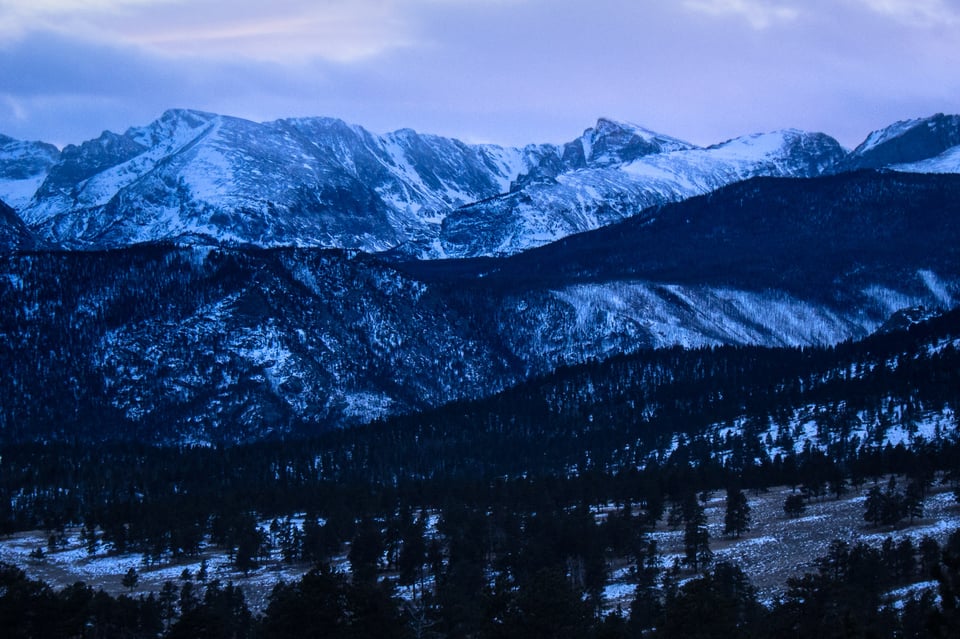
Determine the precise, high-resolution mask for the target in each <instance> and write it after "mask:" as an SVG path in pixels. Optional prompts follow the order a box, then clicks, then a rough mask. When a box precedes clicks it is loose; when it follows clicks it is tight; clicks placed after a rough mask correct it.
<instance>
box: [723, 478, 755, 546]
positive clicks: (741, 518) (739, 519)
mask: <svg viewBox="0 0 960 639" xmlns="http://www.w3.org/2000/svg"><path fill="white" fill-rule="evenodd" d="M749 529H750V504H749V503H747V497H746V495H744V494H743V491H742V490H739V489H734V488H728V489H727V512H726V515H725V516H724V519H723V533H724V534H725V535H733V536H734V537H736V538H738V539H739V538H740V535H742V534H743V533H745V532H746V531H747V530H749Z"/></svg>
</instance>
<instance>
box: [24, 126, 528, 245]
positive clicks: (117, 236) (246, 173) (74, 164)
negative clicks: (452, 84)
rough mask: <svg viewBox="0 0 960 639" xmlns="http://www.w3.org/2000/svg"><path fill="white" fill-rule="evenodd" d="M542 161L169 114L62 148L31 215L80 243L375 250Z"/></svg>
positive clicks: (410, 135) (345, 129)
mask: <svg viewBox="0 0 960 639" xmlns="http://www.w3.org/2000/svg"><path fill="white" fill-rule="evenodd" d="M537 153H538V151H537V149H536V148H535V147H530V148H528V149H524V150H516V151H511V150H506V149H502V148H500V147H495V146H468V145H465V144H462V143H460V142H458V141H456V140H449V139H445V138H440V137H437V136H421V135H418V134H416V133H415V132H413V131H409V130H405V131H398V132H395V133H392V134H389V135H386V136H376V135H373V134H371V133H369V132H367V131H365V130H364V129H362V128H361V127H357V126H351V125H347V124H346V123H344V122H341V121H339V120H333V119H325V118H310V119H300V120H281V121H277V122H271V123H266V124H256V123H253V122H249V121H246V120H241V119H238V118H230V117H225V116H218V115H214V114H207V113H198V112H193V111H169V112H167V113H165V114H164V115H163V117H162V118H160V120H158V121H157V122H154V123H153V124H151V125H149V126H148V127H144V128H140V129H131V130H129V131H127V132H126V133H125V134H124V135H122V136H119V135H116V134H113V133H104V135H103V136H101V137H100V138H98V139H97V140H92V141H90V142H86V143H84V144H83V145H81V146H79V147H67V148H66V149H64V152H63V156H62V159H61V161H60V162H59V163H58V164H57V165H56V166H54V167H53V168H52V169H51V170H50V173H49V175H48V176H47V179H46V180H45V181H44V183H43V185H42V186H41V187H40V189H39V190H38V192H37V194H36V197H35V198H34V200H33V201H32V202H31V203H30V204H29V205H28V206H26V207H25V208H24V209H23V210H22V212H21V214H22V217H23V218H24V219H25V220H26V221H27V222H28V223H29V224H30V225H31V226H32V227H33V228H35V229H37V230H38V231H39V232H40V233H41V234H43V235H45V236H47V237H49V238H50V239H52V240H54V241H56V242H60V243H62V244H64V245H66V246H75V247H98V246H99V247H104V246H108V247H109V246H124V245H129V244H131V243H137V242H143V241H155V240H169V239H176V238H181V237H185V236H186V237H190V236H201V237H202V236H209V237H210V238H213V239H215V240H217V241H226V242H236V243H253V244H257V245H261V246H275V245H308V246H334V247H338V246H348V247H356V248H361V249H364V250H368V251H376V250H382V249H385V248H389V247H392V246H395V245H396V244H398V243H400V242H402V241H405V240H407V239H409V238H411V237H415V236H417V235H419V234H424V233H427V234H429V233H430V227H431V225H435V224H436V218H437V215H438V214H439V213H441V212H442V211H444V210H446V209H449V208H451V207H455V206H459V205H462V204H465V203H467V202H471V201H475V200H477V199H481V198H485V197H490V196H491V195H495V194H496V193H498V192H500V191H501V190H503V189H504V188H506V187H507V185H509V183H510V182H511V181H512V180H513V179H514V178H515V177H516V176H517V175H518V174H519V173H520V172H521V171H522V170H523V169H525V168H526V167H527V166H528V165H529V164H530V163H531V159H529V158H530V157H531V156H532V157H535V156H536V155H537Z"/></svg>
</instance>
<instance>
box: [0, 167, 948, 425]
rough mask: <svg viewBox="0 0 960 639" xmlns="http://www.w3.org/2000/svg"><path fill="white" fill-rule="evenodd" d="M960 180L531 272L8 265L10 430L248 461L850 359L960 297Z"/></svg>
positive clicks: (65, 261) (766, 211)
mask: <svg viewBox="0 0 960 639" xmlns="http://www.w3.org/2000/svg"><path fill="white" fill-rule="evenodd" d="M958 196H960V176H936V175H932V176H920V175H909V174H897V173H857V174H848V175H840V176H833V177H827V178H816V179H808V180H795V179H772V178H757V179H754V180H751V181H748V182H745V183H741V184H737V185H733V186H729V187H726V188H724V189H722V190H721V191H719V192H717V193H716V194H714V195H710V196H703V197H700V198H696V199H693V200H688V201H686V202H682V203H679V204H674V205H668V206H664V207H662V208H660V209H659V210H657V211H656V212H654V213H651V214H650V215H648V216H646V218H645V220H643V221H641V220H639V219H637V220H628V221H627V222H624V223H621V224H619V225H616V226H613V227H608V228H605V229H601V230H598V231H593V232H590V233H586V234H581V235H578V236H574V237H571V238H567V239H565V240H563V241H561V242H560V243H557V244H554V245H550V246H548V247H544V248H542V249H539V250H535V251H529V252H527V253H524V254H522V255H519V256H514V257H512V258H500V259H490V258H487V259H480V260H444V261H425V262H409V261H402V260H400V259H398V258H397V257H395V256H392V257H391V256H386V255H380V256H370V255H365V254H363V253H357V252H345V251H331V250H306V249H301V250H292V249H283V250H270V251H264V250H257V249H226V248H218V249H210V248H207V247H193V248H190V247H171V246H147V245H144V246H140V247H138V248H134V249H124V250H114V251H106V252H66V253H64V252H61V253H38V254H21V255H14V256H12V257H10V258H9V259H7V260H6V261H5V262H4V263H3V266H2V268H3V272H2V275H3V277H0V306H2V307H3V308H4V309H8V310H7V312H6V313H5V314H4V315H3V317H2V318H0V319H2V324H0V335H2V339H0V359H2V360H3V361H4V362H7V363H8V365H7V374H6V375H5V376H3V378H2V379H0V406H2V407H3V411H2V413H0V428H2V429H3V431H4V432H5V433H8V434H10V436H11V437H13V436H15V434H16V433H18V432H20V431H21V430H22V431H23V432H22V433H21V436H26V435H25V434H26V433H30V432H35V431H36V430H39V431H41V432H45V433H47V434H48V435H50V436H57V435H60V436H69V433H74V432H77V429H84V428H87V429H93V430H94V431H95V432H119V433H126V434H127V435H130V436H133V435H135V436H137V437H140V438H142V439H143V440H147V441H156V440H162V441H171V440H174V441H237V440H243V439H246V438H259V437H263V436H266V435H269V434H270V433H278V432H280V433H282V432H286V431H287V430H288V429H290V428H292V427H293V426H294V425H295V424H299V423H301V422H304V421H305V422H307V423H309V424H312V426H311V427H312V428H326V427H330V426H336V425H345V424H355V423H360V422H364V421H367V420H369V419H371V418H374V417H378V416H383V415H389V414H396V413H405V412H410V411H415V410H421V409H423V408H425V407H428V406H436V405H438V404H442V403H444V402H448V401H450V400H454V399H458V398H470V397H482V396H485V395H489V394H490V393H492V392H495V391H497V390H499V389H502V388H505V387H507V386H510V385H513V384H515V383H517V382H519V381H521V380H523V379H526V378H528V377H530V376H532V375H538V374H542V373H546V372H549V371H551V370H554V369H555V368H556V367H558V366H560V365H563V364H570V363H575V362H582V361H587V360H590V359H594V358H604V357H608V356H610V355H612V354H616V353H624V352H633V351H636V350H638V349H641V348H647V347H657V346H669V345H682V346H703V345H713V344H765V345H784V344H786V345H812V344H831V343H836V342H838V341H841V340H844V339H847V338H850V337H857V336H863V335H865V334H867V333H869V332H872V331H874V330H876V329H877V328H879V327H881V326H882V325H883V324H884V322H886V320H887V319H888V318H889V316H890V315H891V314H892V313H894V312H895V311H897V310H900V309H904V308H912V307H919V306H925V307H927V308H935V307H952V306H953V305H954V300H955V299H957V296H958V294H960V259H958V254H957V251H958V249H957V247H958V246H960V225H958V223H957V220H958V219H960V218H958V213H960V211H958V210H957V207H958V206H960V205H958V202H960V197H958Z"/></svg>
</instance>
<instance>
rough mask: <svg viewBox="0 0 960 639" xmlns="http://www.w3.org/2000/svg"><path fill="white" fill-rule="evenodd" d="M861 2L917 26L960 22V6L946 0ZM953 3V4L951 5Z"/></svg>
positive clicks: (859, 1)
mask: <svg viewBox="0 0 960 639" xmlns="http://www.w3.org/2000/svg"><path fill="white" fill-rule="evenodd" d="M856 2H858V3H859V4H862V5H864V6H866V7H867V8H868V9H870V10H872V11H874V12H876V13H879V14H881V15H884V16H887V17H888V18H892V19H894V20H896V21H898V22H901V23H904V24H909V25H912V26H915V27H945V26H946V27H950V26H956V25H958V24H960V7H957V3H956V2H952V3H950V2H947V1H946V0H856ZM951 5H952V6H951Z"/></svg>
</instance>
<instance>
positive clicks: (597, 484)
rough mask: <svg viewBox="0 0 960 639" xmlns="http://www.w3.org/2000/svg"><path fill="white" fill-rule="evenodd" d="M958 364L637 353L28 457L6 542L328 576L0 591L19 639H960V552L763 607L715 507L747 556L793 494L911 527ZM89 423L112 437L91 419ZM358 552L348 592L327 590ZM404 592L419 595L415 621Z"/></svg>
mask: <svg viewBox="0 0 960 639" xmlns="http://www.w3.org/2000/svg"><path fill="white" fill-rule="evenodd" d="M958 339H960V312H958V311H954V312H949V313H946V314H943V315H940V316H938V317H935V318H933V319H930V320H928V321H925V322H922V323H919V324H915V325H912V326H910V327H909V328H908V329H900V330H892V331H889V332H883V333H878V334H876V335H874V336H872V337H869V338H867V339H865V340H862V341H858V342H848V343H843V344H840V345H837V346H835V347H831V348H810V349H769V348H759V347H718V348H711V349H701V350H683V349H679V348H678V349H669V350H662V351H648V352H639V353H636V354H632V355H624V356H619V357H616V358H613V359H611V360H607V361H602V362H601V361H598V362H592V363H589V364H585V365H580V366H574V367H568V368H563V369H561V370H559V371H557V372H555V373H554V374H552V375H550V376H547V377H543V378H538V379H536V380H533V381H530V382H527V383H524V384H523V385H521V386H518V387H516V388H513V389H510V390H507V391H504V392H502V393H500V394H498V395H496V396H494V397H491V398H488V399H484V400H478V401H472V402H458V403H454V404H450V405H447V406H444V407H442V408H440V409H436V410H432V411H429V412H426V413H421V414H415V415H408V416H402V417H396V418H392V419H389V420H383V421H379V422H375V423H372V424H369V425H367V426H364V427H358V428H352V429H346V430H337V431H332V432H326V433H322V434H320V435H316V434H314V433H315V431H314V430H312V429H311V428H310V425H309V424H303V426H302V428H293V429H291V431H290V432H289V433H287V434H285V435H284V436H283V437H279V436H278V437H276V438H274V439H271V440H267V441H261V442H257V443H251V444H242V445H232V446H227V445H224V446H219V447H216V446H203V447H201V446H150V445H145V444H137V443H133V442H130V441H129V440H125V439H119V440H114V441H107V442H102V443H98V444H92V443H91V442H89V441H86V440H84V439H78V440H77V441H75V442H71V441H68V440H65V439H64V438H56V439H51V440H42V439H41V440H37V439H30V438H9V439H7V440H6V441H4V442H3V443H2V445H0V459H2V465H0V526H2V532H3V533H13V532H16V531H21V530H29V529H38V528H39V529H43V530H47V531H50V534H51V544H56V543H57V542H56V538H57V534H58V533H60V532H62V531H63V530H64V528H65V527H66V526H71V525H82V526H83V528H84V530H85V531H87V532H86V533H85V534H87V535H88V536H89V539H90V543H91V544H93V545H97V546H101V547H106V548H108V549H110V552H114V553H117V554H121V553H139V554H141V555H142V556H143V558H144V561H145V562H147V563H155V562H161V561H165V560H167V559H169V558H175V557H190V556H197V555H198V554H199V553H200V551H201V548H202V547H203V546H204V545H205V544H212V545H215V546H216V547H219V548H221V549H223V551H224V552H225V553H228V554H229V555H230V556H231V557H232V558H233V561H234V562H235V565H236V567H237V569H238V570H254V569H256V566H257V564H258V562H259V561H261V559H262V557H263V556H264V554H265V553H267V552H268V551H269V550H270V549H271V548H280V549H281V551H282V554H283V557H284V559H285V560H288V561H289V562H291V563H295V562H305V563H307V564H310V565H313V566H315V569H313V570H312V571H310V572H308V573H307V574H306V575H304V576H303V577H302V578H301V579H300V580H298V581H295V582H290V583H280V584H278V585H277V586H276V588H275V589H274V591H273V594H272V595H271V597H270V600H269V605H268V606H267V608H266V609H265V610H264V611H263V612H262V613H256V614H255V613H254V612H251V610H250V608H249V606H248V605H247V603H246V602H245V599H244V594H243V591H242V590H241V589H239V588H238V587H236V586H234V585H232V584H226V585H224V584H222V583H219V582H216V581H203V582H196V583H193V582H191V583H190V584H185V585H184V586H183V587H180V588H178V587H175V586H174V584H172V583H171V584H170V585H169V587H164V589H163V591H161V592H158V593H154V594H153V595H151V596H148V597H133V596H125V595H121V596H116V597H115V596H111V595H108V594H106V593H104V592H100V591H97V590H95V589H94V588H92V587H90V586H88V585H84V584H76V585H75V586H72V587H70V588H66V589H63V590H59V591H55V590H54V589H52V588H50V587H49V586H46V585H44V584H42V583H40V582H37V581H34V580H32V579H30V578H28V577H27V576H26V575H25V574H24V573H23V572H22V571H20V570H19V569H17V568H14V567H4V568H3V570H2V571H0V627H3V628H4V629H5V634H6V636H12V637H17V636H22V637H65V636H91V637H92V636H103V637H115V636H131V637H134V636H136V637H141V636H142V637H148V636H149V637H157V636H167V637H221V636H222V637H244V636H247V637H261V636H263V637H287V636H298V637H299V636H343V637H363V636H377V637H389V636H397V637H425V636H447V637H514V636H515V637H568V636H569V637H589V636H595V637H646V636H649V637H783V636H797V637H815V636H819V637H878V638H886V637H890V638H894V637H949V636H953V632H955V630H956V628H957V627H958V624H960V617H958V610H960V533H955V534H954V535H953V536H951V537H950V538H949V540H948V541H947V542H946V543H938V542H937V541H936V540H933V539H925V540H924V541H923V542H922V543H918V544H913V543H911V542H909V540H907V541H906V542H896V543H895V542H893V541H892V540H891V541H890V542H889V543H885V544H883V546H882V547H872V546H869V545H867V544H863V543H855V544H852V543H849V542H847V541H844V540H838V541H836V542H835V543H834V544H833V545H831V546H830V550H829V553H828V554H827V555H825V556H824V557H822V558H820V559H818V560H817V562H816V566H817V568H816V570H814V571H812V572H808V573H807V574H804V575H802V576H798V577H796V578H792V579H791V580H790V581H789V582H788V583H787V584H784V589H783V595H782V596H780V597H779V598H777V599H776V600H774V601H763V602H761V601H760V600H759V598H758V596H757V591H756V589H755V587H754V586H753V585H752V584H751V581H750V578H749V576H748V575H746V574H744V572H743V571H742V570H741V569H740V568H739V567H738V566H736V565H733V564H729V563H725V562H715V561H713V558H712V555H711V552H710V548H709V540H708V539H706V538H705V536H704V525H703V518H702V507H701V506H700V503H699V502H700V500H699V497H698V495H700V494H701V493H703V492H704V491H712V490H726V491H727V503H728V513H727V515H728V518H729V519H728V520H727V530H728V534H730V535H731V536H734V535H739V534H740V533H741V532H742V531H743V530H746V529H747V528H748V526H749V509H748V507H745V504H744V500H743V499H742V494H743V493H742V491H744V490H752V491H762V490H764V489H766V488H768V487H772V486H783V485H786V486H793V487H796V488H797V493H796V495H797V499H796V500H794V502H795V503H793V504H789V503H788V504H784V507H785V511H786V512H787V513H788V514H789V513H791V512H793V511H794V509H797V510H796V512H799V511H801V510H802V508H803V506H804V502H805V501H806V500H810V499H817V498H822V497H823V496H824V495H827V494H829V493H833V492H836V493H837V494H839V493H840V492H843V491H846V490H850V489H851V487H854V488H859V489H860V490H862V489H863V486H864V485H865V484H866V483H867V482H868V481H873V482H875V483H876V482H878V481H879V480H880V479H881V478H883V477H887V476H897V477H903V478H905V481H903V482H900V485H904V486H906V489H905V490H898V489H894V487H893V486H889V487H888V488H887V490H885V491H884V490H882V489H881V488H879V487H878V488H876V493H875V494H874V492H873V491H871V496H870V497H868V500H867V506H868V508H867V512H866V513H865V515H864V525H865V526H874V527H881V526H890V525H893V524H896V523H897V522H898V521H901V520H904V519H906V518H911V519H912V518H913V517H914V516H915V513H916V510H917V508H920V509H922V502H923V499H924V493H925V491H926V490H928V489H929V488H930V486H931V485H932V483H933V482H935V481H947V482H952V483H953V484H954V486H955V487H956V486H957V483H958V481H960V441H958V438H957V430H956V416H957V415H960V352H958V351H957V348H956V343H957V341H958ZM799 409H804V410H807V411H810V412H811V413H812V414H813V415H815V421H816V426H817V445H807V446H804V447H797V446H795V445H794V443H795V442H794V438H795V433H794V432H793V431H792V429H791V428H790V422H791V420H792V419H793V416H794V415H795V411H797V410H799ZM931 413H937V414H941V415H952V416H954V417H953V423H952V425H951V427H950V428H947V429H944V431H943V432H938V433H936V436H935V437H931V438H920V439H917V438H915V439H913V441H912V443H911V445H904V444H902V443H901V444H898V445H892V444H890V443H889V442H888V441H887V439H886V432H887V431H888V430H889V429H891V428H893V427H895V426H897V427H901V428H906V429H908V430H909V429H910V428H912V424H916V423H918V422H919V421H921V420H922V419H923V416H924V415H929V414H931ZM87 419H89V420H91V424H90V425H89V426H90V431H91V432H92V431H95V430H96V428H97V426H98V425H97V424H96V420H97V416H96V415H89V416H88V417H87ZM26 432H29V429H27V431H26ZM721 432H723V434H722V435H721V434H720V433H721ZM864 433H866V435H863V434H864ZM881 484H882V482H881ZM877 485H878V486H879V485H880V484H877ZM789 501H790V500H788V502H789ZM871 508H872V510H871ZM601 509H604V511H605V513H606V516H605V517H598V516H597V513H598V512H599V511H600V510H601ZM668 510H669V513H668V512H667V511H668ZM292 515H298V516H302V517H303V525H302V526H295V525H294V524H293V523H292V521H291V519H290V517H291V516H292ZM431 516H434V517H436V526H435V532H431V533H428V531H427V520H428V519H429V518H430V517H431ZM664 516H667V517H668V518H670V519H671V520H675V522H676V525H677V526H678V527H681V528H682V530H683V531H684V543H685V545H686V550H685V553H686V554H685V558H684V561H683V562H682V564H680V565H678V566H672V567H671V566H664V565H662V563H660V562H658V560H657V557H658V551H657V548H656V543H655V542H654V541H653V540H652V539H651V537H650V536H649V532H650V530H651V529H652V526H653V524H654V523H655V522H657V521H658V520H660V519H661V518H662V517H664ZM265 520H266V521H271V522H272V523H271V524H270V525H269V528H268V529H265V528H264V527H263V526H259V525H258V522H262V521H265ZM344 552H346V553H347V556H348V559H349V563H350V572H349V574H343V573H340V572H337V571H335V570H333V569H332V568H331V560H332V558H333V557H334V556H337V555H341V554H343V553H344ZM42 553H43V549H38V554H40V555H42ZM615 561H616V562H628V563H629V565H630V566H632V568H631V571H630V575H631V579H632V580H633V581H634V583H635V584H636V590H635V594H634V597H633V601H632V604H631V605H630V606H629V609H626V608H623V609H617V610H614V611H613V612H610V611H609V610H608V609H607V608H605V606H604V601H603V588H604V584H605V583H606V582H607V579H608V577H609V571H610V566H611V564H612V563H613V562H615ZM920 581H927V582H935V583H936V587H935V588H933V589H926V590H919V591H917V593H915V594H914V595H912V596H910V597H907V598H906V600H905V602H900V604H898V605H894V604H893V603H892V602H891V601H890V600H889V598H888V597H886V596H885V594H886V593H888V592H889V591H891V590H892V589H895V588H897V587H900V586H905V585H909V584H913V583H917V582H920ZM131 582H135V575H131ZM187 585H189V586H190V587H189V588H188V587H187ZM401 586H404V587H408V588H410V587H412V588H413V592H414V593H415V596H414V597H413V598H406V599H401V598H399V597H398V595H397V592H396V588H398V587H401Z"/></svg>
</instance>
